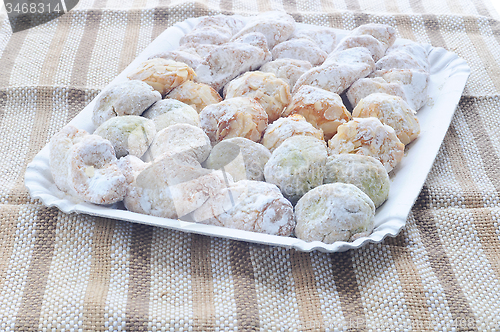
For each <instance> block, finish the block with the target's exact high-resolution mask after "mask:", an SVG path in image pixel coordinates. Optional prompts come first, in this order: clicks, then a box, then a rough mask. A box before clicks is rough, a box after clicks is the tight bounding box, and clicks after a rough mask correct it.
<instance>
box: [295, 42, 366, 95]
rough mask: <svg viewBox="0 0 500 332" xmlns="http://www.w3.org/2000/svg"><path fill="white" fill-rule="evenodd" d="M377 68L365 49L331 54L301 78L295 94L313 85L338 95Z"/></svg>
mask: <svg viewBox="0 0 500 332" xmlns="http://www.w3.org/2000/svg"><path fill="white" fill-rule="evenodd" d="M374 67H375V63H374V61H373V58H372V56H371V53H370V52H369V51H368V50H367V49H366V48H364V47H355V48H350V49H347V50H344V51H340V52H335V53H332V54H330V56H328V58H327V59H326V60H325V62H323V64H322V65H321V66H319V67H314V68H312V69H311V70H309V71H307V72H305V73H304V74H303V75H302V76H300V77H299V79H298V80H297V83H295V85H294V87H293V93H295V92H297V91H298V90H299V89H300V87H301V86H303V85H311V86H314V87H317V88H321V89H324V90H327V91H331V92H334V93H337V94H341V93H342V92H344V91H345V90H346V89H347V88H348V87H349V86H350V85H351V84H352V83H354V82H355V81H357V80H358V79H360V78H363V77H366V76H368V74H370V73H371V72H372V70H373V68H374Z"/></svg>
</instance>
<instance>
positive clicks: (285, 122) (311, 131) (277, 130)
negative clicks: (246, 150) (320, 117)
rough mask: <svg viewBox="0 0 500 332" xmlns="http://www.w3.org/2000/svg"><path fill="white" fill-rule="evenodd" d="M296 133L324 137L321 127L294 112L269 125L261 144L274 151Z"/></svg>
mask: <svg viewBox="0 0 500 332" xmlns="http://www.w3.org/2000/svg"><path fill="white" fill-rule="evenodd" d="M296 135H305V136H313V137H316V138H317V139H319V140H323V139H324V136H323V131H322V130H321V129H316V128H314V126H313V125H312V124H310V123H309V122H308V121H306V119H305V118H304V117H303V116H302V115H300V114H293V115H290V116H288V117H286V118H279V119H278V120H276V121H274V122H273V123H272V124H270V125H269V126H267V129H266V131H265V132H264V136H262V141H261V144H262V145H264V146H265V147H266V148H268V149H269V151H271V152H273V151H274V150H276V148H277V147H278V146H280V145H281V143H283V142H284V141H285V140H286V139H287V138H290V137H292V136H296Z"/></svg>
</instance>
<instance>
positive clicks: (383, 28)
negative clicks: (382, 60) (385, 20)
mask: <svg viewBox="0 0 500 332" xmlns="http://www.w3.org/2000/svg"><path fill="white" fill-rule="evenodd" d="M350 34H351V35H352V36H362V35H370V36H372V37H374V38H376V39H377V40H378V41H379V42H381V43H383V44H384V45H385V48H386V49H387V48H389V47H391V46H392V45H393V44H394V42H395V41H396V37H397V36H396V29H394V28H393V27H391V26H390V25H387V24H380V23H368V24H363V25H360V26H359V27H357V28H355V29H354V30H352V31H351V33H350Z"/></svg>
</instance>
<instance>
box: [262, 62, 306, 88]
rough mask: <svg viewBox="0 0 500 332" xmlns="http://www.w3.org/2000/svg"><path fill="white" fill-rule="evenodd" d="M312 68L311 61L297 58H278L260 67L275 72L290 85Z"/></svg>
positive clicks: (266, 71)
mask: <svg viewBox="0 0 500 332" xmlns="http://www.w3.org/2000/svg"><path fill="white" fill-rule="evenodd" d="M311 68H312V65H311V63H310V62H309V61H302V60H296V59H276V60H274V61H271V62H268V63H265V64H264V65H263V66H262V67H260V68H259V71H261V72H265V73H273V74H274V75H276V77H277V78H281V79H282V80H283V81H285V82H286V83H288V85H289V86H290V87H293V86H294V85H295V82H297V80H298V79H299V77H300V76H302V74H304V73H305V72H306V71H308V70H309V69H311Z"/></svg>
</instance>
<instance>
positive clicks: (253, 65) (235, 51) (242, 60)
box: [195, 33, 272, 91]
mask: <svg viewBox="0 0 500 332" xmlns="http://www.w3.org/2000/svg"><path fill="white" fill-rule="evenodd" d="M271 60H272V55H271V52H270V51H269V49H268V48H267V44H266V42H265V37H264V35H262V34H260V33H254V34H252V35H245V36H243V37H242V39H237V40H235V41H234V42H230V43H226V44H223V45H220V46H219V47H217V48H215V49H214V50H212V51H211V52H210V53H209V54H208V55H207V56H206V57H205V59H204V61H203V62H202V63H201V64H200V65H199V66H198V67H196V75H197V76H196V77H195V81H196V82H199V83H205V84H208V85H210V86H211V87H212V88H214V89H215V90H216V91H219V90H220V89H222V88H223V87H224V85H226V84H227V83H228V82H229V81H231V80H232V79H233V78H235V77H237V76H238V75H240V74H242V73H244V72H247V71H251V70H256V69H258V68H259V67H260V66H262V65H263V64H264V63H266V62H269V61H271Z"/></svg>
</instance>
